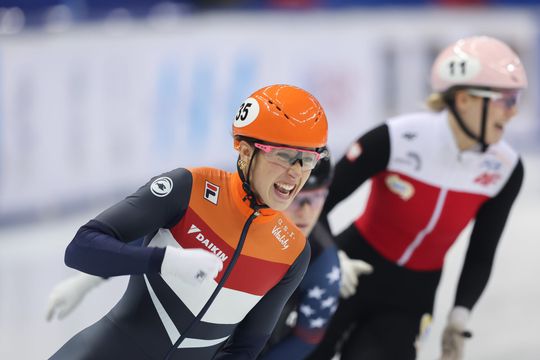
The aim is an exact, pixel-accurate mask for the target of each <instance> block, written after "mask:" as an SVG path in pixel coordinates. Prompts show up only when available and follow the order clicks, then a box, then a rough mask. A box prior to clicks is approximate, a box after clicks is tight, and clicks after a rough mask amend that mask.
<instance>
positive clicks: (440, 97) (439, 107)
mask: <svg viewBox="0 0 540 360" xmlns="http://www.w3.org/2000/svg"><path fill="white" fill-rule="evenodd" d="M426 106H427V107H428V109H429V110H431V111H435V112H440V111H443V110H444V109H446V107H447V105H446V101H445V95H444V94H443V93H439V92H437V93H431V94H430V95H429V96H428V97H427V99H426Z"/></svg>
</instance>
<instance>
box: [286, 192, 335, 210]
mask: <svg viewBox="0 0 540 360" xmlns="http://www.w3.org/2000/svg"><path fill="white" fill-rule="evenodd" d="M327 195H328V189H326V188H323V189H316V190H305V191H301V192H300V193H299V194H298V195H296V197H295V198H294V200H293V202H292V203H291V205H289V209H290V210H292V211H295V210H298V209H301V208H302V207H303V206H304V205H305V204H308V205H309V206H312V207H319V206H323V205H324V201H325V200H326V196H327Z"/></svg>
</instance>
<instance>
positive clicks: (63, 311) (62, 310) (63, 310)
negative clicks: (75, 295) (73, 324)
mask: <svg viewBox="0 0 540 360" xmlns="http://www.w3.org/2000/svg"><path fill="white" fill-rule="evenodd" d="M73 308H74V307H73V306H68V305H67V304H65V303H64V304H63V305H62V306H60V307H59V308H58V314H57V317H58V320H62V319H63V318H65V317H66V316H68V315H69V314H70V313H71V311H72V310H73Z"/></svg>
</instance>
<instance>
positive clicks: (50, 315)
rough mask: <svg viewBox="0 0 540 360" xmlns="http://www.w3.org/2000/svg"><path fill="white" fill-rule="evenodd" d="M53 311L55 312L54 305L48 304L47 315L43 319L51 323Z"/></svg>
mask: <svg viewBox="0 0 540 360" xmlns="http://www.w3.org/2000/svg"><path fill="white" fill-rule="evenodd" d="M54 310H55V307H54V305H51V304H49V305H48V307H47V314H46V315H45V318H46V319H47V321H51V320H52V319H53V317H54Z"/></svg>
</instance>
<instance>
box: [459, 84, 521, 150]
mask: <svg viewBox="0 0 540 360" xmlns="http://www.w3.org/2000/svg"><path fill="white" fill-rule="evenodd" d="M483 97H487V98H489V99H490V100H489V105H488V107H487V119H486V120H487V121H486V130H485V137H484V141H485V142H486V144H488V145H491V144H495V143H497V142H499V141H500V140H501V138H502V137H503V135H504V131H505V129H506V125H507V124H508V123H509V122H510V120H512V118H513V117H514V116H515V115H516V114H517V110H518V108H517V106H518V99H519V91H517V90H478V89H466V90H461V91H458V92H457V93H456V107H457V109H458V111H459V113H460V114H461V116H462V118H463V121H464V122H465V124H466V126H467V127H468V128H469V129H470V130H471V131H472V132H473V133H474V134H475V135H476V136H478V137H479V136H480V133H481V124H482V112H483V110H482V109H483Z"/></svg>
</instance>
